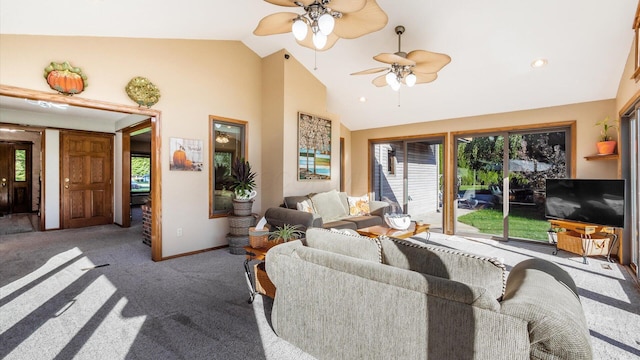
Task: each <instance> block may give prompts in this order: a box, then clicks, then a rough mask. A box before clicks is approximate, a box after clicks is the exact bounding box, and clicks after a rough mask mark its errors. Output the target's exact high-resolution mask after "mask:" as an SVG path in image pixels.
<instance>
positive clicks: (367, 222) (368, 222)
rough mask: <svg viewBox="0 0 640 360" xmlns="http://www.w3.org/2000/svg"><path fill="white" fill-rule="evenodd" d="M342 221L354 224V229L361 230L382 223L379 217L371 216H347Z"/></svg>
mask: <svg viewBox="0 0 640 360" xmlns="http://www.w3.org/2000/svg"><path fill="white" fill-rule="evenodd" d="M342 220H343V221H348V222H352V223H354V224H355V226H356V229H362V228H366V227H369V226H377V225H382V222H383V221H382V218H381V217H380V216H371V215H364V216H349V217H346V218H344V219H342ZM325 228H326V226H325Z"/></svg>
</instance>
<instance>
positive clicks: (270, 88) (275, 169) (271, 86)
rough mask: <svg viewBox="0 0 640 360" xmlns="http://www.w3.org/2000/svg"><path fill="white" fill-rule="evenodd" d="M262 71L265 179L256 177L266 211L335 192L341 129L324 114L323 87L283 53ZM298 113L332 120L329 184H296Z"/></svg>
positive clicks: (270, 59)
mask: <svg viewBox="0 0 640 360" xmlns="http://www.w3.org/2000/svg"><path fill="white" fill-rule="evenodd" d="M287 57H288V58H287ZM262 69H263V74H262V81H263V84H262V88H263V93H264V96H263V113H262V114H263V125H262V126H263V127H262V136H263V137H262V141H263V149H262V154H263V155H262V168H263V174H259V176H262V177H263V180H262V181H263V185H264V188H265V189H268V190H265V192H264V193H263V194H262V204H263V206H262V212H264V211H265V210H266V209H267V208H269V207H272V206H279V205H280V204H281V203H282V199H283V197H284V196H289V195H302V194H308V193H310V192H319V191H325V190H329V189H338V188H339V186H340V183H339V172H340V161H339V157H338V154H339V152H340V126H341V124H340V122H339V119H338V117H337V116H335V115H331V114H328V113H327V112H326V98H327V89H326V87H325V86H324V85H323V84H322V83H321V82H320V81H318V79H316V78H315V77H314V76H313V74H311V73H310V72H309V71H308V70H307V69H306V68H305V67H304V66H302V64H301V63H300V62H299V61H298V60H296V59H295V58H294V57H293V56H292V55H290V54H289V53H288V52H287V51H286V50H280V51H278V52H276V53H274V54H271V55H269V56H267V57H265V58H264V59H263V64H262ZM299 111H302V112H306V113H309V114H313V115H318V116H322V117H324V118H327V119H331V120H332V128H331V129H332V137H331V141H332V143H331V151H332V154H333V156H332V161H331V174H332V176H331V181H298V112H299ZM267 184H268V185H267ZM254 210H255V209H254Z"/></svg>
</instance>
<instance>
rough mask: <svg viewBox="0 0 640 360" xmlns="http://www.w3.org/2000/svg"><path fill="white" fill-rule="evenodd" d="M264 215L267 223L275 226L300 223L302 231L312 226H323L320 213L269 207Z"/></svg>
mask: <svg viewBox="0 0 640 360" xmlns="http://www.w3.org/2000/svg"><path fill="white" fill-rule="evenodd" d="M264 217H265V219H266V220H267V223H269V224H271V225H273V226H280V227H282V226H283V225H284V224H289V225H299V226H300V230H302V231H306V230H307V228H310V227H322V218H321V217H320V216H319V215H317V214H313V213H308V212H304V211H299V210H294V209H287V208H282V207H272V208H268V209H267V211H266V212H265V213H264Z"/></svg>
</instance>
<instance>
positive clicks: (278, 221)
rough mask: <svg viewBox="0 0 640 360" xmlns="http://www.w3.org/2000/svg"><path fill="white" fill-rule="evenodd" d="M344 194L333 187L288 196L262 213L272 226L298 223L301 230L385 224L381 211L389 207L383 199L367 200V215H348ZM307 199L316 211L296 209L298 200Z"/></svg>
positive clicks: (347, 204) (352, 227)
mask: <svg viewBox="0 0 640 360" xmlns="http://www.w3.org/2000/svg"><path fill="white" fill-rule="evenodd" d="M347 198H348V196H347V194H346V193H344V192H337V191H335V190H332V191H327V192H323V193H318V194H310V195H305V196H287V197H285V198H284V204H283V206H281V207H273V208H269V209H267V211H266V212H265V214H264V216H265V219H266V220H267V223H269V224H271V225H273V226H283V225H284V224H289V225H299V226H300V228H301V230H303V231H304V230H306V229H307V228H311V227H318V228H325V229H332V228H333V229H353V230H355V229H361V228H365V227H369V226H375V225H382V224H384V218H383V216H384V213H385V211H387V209H388V207H389V203H387V202H385V201H369V208H370V213H369V214H368V215H358V216H352V215H349V203H348V202H347ZM307 200H310V201H311V202H312V203H313V207H314V209H315V213H308V212H304V211H300V210H298V209H297V204H298V203H301V202H303V201H307Z"/></svg>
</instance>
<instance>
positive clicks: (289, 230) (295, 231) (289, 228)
mask: <svg viewBox="0 0 640 360" xmlns="http://www.w3.org/2000/svg"><path fill="white" fill-rule="evenodd" d="M302 236H304V231H302V230H300V225H289V224H284V225H283V226H282V227H280V226H276V229H275V230H273V231H270V232H269V240H274V241H276V242H287V241H289V240H295V239H299V238H301V237H302Z"/></svg>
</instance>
